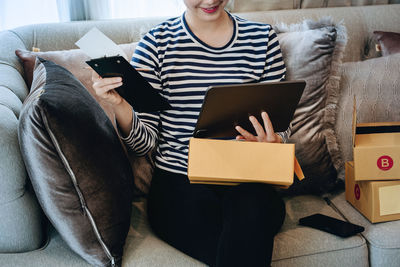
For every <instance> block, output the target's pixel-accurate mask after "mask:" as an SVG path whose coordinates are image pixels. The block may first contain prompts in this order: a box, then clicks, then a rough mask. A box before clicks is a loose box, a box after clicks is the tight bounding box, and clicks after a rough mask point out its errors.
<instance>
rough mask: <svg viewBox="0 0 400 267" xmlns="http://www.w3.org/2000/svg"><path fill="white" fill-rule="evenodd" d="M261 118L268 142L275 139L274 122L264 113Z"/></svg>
mask: <svg viewBox="0 0 400 267" xmlns="http://www.w3.org/2000/svg"><path fill="white" fill-rule="evenodd" d="M261 118H262V119H263V122H264V128H265V133H266V135H267V140H272V139H275V131H274V127H273V126H272V122H271V120H270V119H269V116H268V113H267V112H265V111H263V112H261Z"/></svg>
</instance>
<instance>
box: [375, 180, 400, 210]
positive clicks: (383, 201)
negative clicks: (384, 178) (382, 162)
mask: <svg viewBox="0 0 400 267" xmlns="http://www.w3.org/2000/svg"><path fill="white" fill-rule="evenodd" d="M379 206H380V215H381V216H383V215H391V214H398V213H400V185H392V186H382V187H379Z"/></svg>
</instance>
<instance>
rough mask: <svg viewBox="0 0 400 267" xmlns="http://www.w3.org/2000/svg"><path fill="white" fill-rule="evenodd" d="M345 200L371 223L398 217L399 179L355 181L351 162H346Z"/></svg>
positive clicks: (399, 200) (399, 205) (399, 206)
mask: <svg viewBox="0 0 400 267" xmlns="http://www.w3.org/2000/svg"><path fill="white" fill-rule="evenodd" d="M346 200H347V201H348V202H350V204H351V205H353V206H354V207H355V208H356V209H357V210H359V211H360V212H361V214H363V215H364V216H365V217H366V218H367V219H368V220H369V221H370V222H372V223H376V222H385V221H393V220H399V219H400V181H399V180H394V181H355V179H354V164H353V162H346Z"/></svg>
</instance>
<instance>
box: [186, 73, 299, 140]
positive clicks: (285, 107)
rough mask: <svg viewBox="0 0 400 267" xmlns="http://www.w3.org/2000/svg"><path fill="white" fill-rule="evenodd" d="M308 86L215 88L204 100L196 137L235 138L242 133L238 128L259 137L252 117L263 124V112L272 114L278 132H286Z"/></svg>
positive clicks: (271, 84) (277, 84) (272, 84)
mask: <svg viewBox="0 0 400 267" xmlns="http://www.w3.org/2000/svg"><path fill="white" fill-rule="evenodd" d="M305 86H306V83H305V81H282V82H269V83H248V84H237V85H220V86H211V87H210V88H209V89H208V90H207V92H206V95H205V98H204V100H203V105H202V108H201V111H200V114H199V118H198V120H197V124H196V127H195V130H194V137H198V138H229V137H235V136H236V135H238V134H239V133H238V132H237V131H236V130H235V126H237V125H239V126H241V127H242V128H244V129H245V130H247V131H249V132H251V133H252V134H254V135H255V130H254V127H253V126H252V124H251V122H250V121H249V116H250V115H253V116H255V117H256V118H257V120H258V121H259V122H260V123H261V124H263V123H262V119H261V112H262V111H266V112H267V113H268V115H269V118H270V120H271V122H272V125H273V127H274V131H275V132H283V131H286V130H287V129H288V127H289V124H290V122H291V121H292V119H293V115H294V112H295V110H296V107H297V104H298V103H299V101H300V98H301V95H302V94H303V91H304V88H305Z"/></svg>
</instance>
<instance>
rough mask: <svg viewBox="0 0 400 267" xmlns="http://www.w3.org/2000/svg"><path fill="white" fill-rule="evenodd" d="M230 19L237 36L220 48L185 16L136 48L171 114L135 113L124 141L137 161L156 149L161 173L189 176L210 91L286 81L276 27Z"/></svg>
mask: <svg viewBox="0 0 400 267" xmlns="http://www.w3.org/2000/svg"><path fill="white" fill-rule="evenodd" d="M230 17H231V19H232V21H233V24H234V31H233V35H232V38H231V40H230V41H229V42H228V43H227V44H226V45H225V46H223V47H220V48H214V47H210V46H208V45H207V44H205V43H204V42H202V41H201V40H200V39H199V38H197V37H196V36H195V35H194V34H193V32H192V31H191V30H190V28H189V27H188V25H187V23H186V21H185V17H184V15H182V16H181V17H177V18H172V19H169V20H167V21H165V22H164V23H162V24H160V25H158V26H156V27H155V28H153V29H152V30H151V31H149V32H148V33H147V34H146V35H145V36H144V37H143V38H142V40H141V41H140V42H139V44H138V45H137V48H136V51H135V53H134V55H133V58H132V61H131V64H132V65H133V66H134V67H137V68H150V69H154V72H152V71H151V72H148V71H146V72H142V73H141V74H142V75H143V76H144V77H145V78H146V79H147V81H148V82H149V83H150V84H151V85H152V86H153V87H154V88H155V89H157V90H159V93H160V94H161V95H162V96H163V97H164V98H166V99H167V100H168V101H169V103H170V105H171V106H172V109H171V110H165V111H161V112H154V113H137V112H134V116H133V122H132V130H131V132H130V134H129V135H128V136H127V137H126V138H123V140H124V141H125V143H126V145H127V146H128V147H129V148H131V149H132V150H133V151H135V152H136V154H138V155H144V154H146V153H147V152H149V151H150V150H151V149H153V148H154V147H156V148H157V150H156V155H155V164H156V166H157V167H158V168H161V169H163V170H166V171H170V172H174V173H180V174H184V175H186V174H187V159H188V149H189V139H190V138H191V137H192V136H193V131H194V128H195V125H196V122H197V118H198V115H199V112H200V109H201V105H202V102H203V98H204V95H205V92H206V90H207V88H208V87H209V86H211V85H226V84H238V83H249V82H267V81H281V80H283V79H284V77H285V72H286V68H285V65H284V62H283V59H282V55H281V50H280V47H279V42H278V38H277V35H276V33H275V32H274V30H273V29H272V27H271V25H269V24H262V23H256V22H250V21H247V20H244V19H241V18H239V17H237V16H235V15H230Z"/></svg>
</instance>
